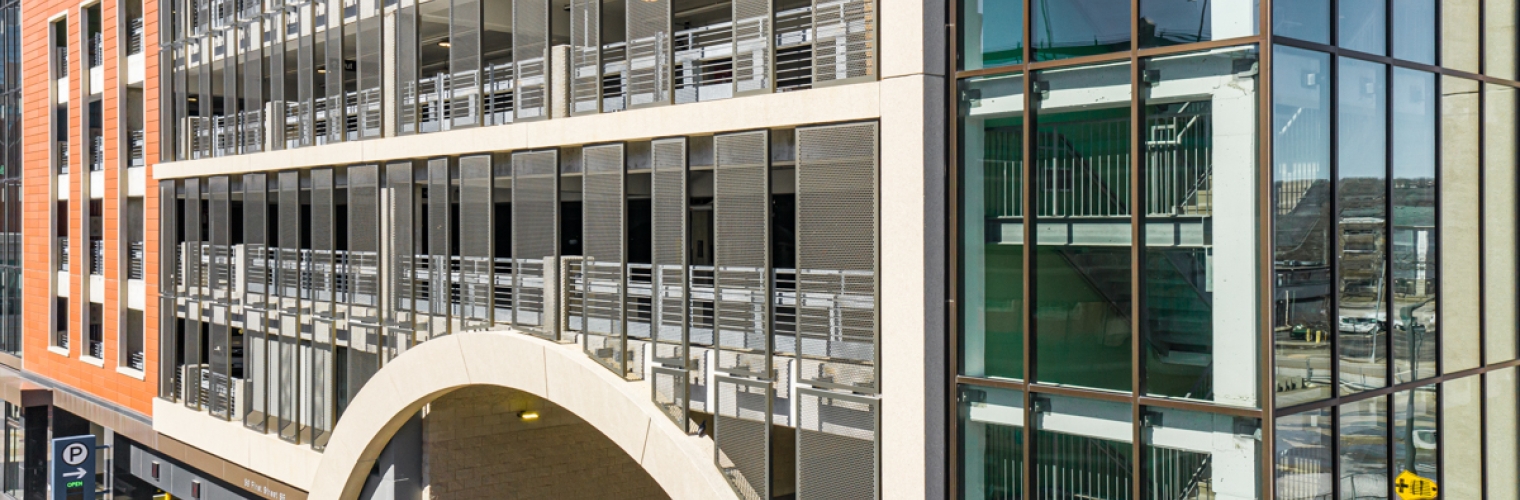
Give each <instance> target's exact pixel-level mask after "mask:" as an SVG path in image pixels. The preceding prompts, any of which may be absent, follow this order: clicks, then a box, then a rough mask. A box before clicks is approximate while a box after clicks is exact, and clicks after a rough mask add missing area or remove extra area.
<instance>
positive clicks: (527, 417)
mask: <svg viewBox="0 0 1520 500" xmlns="http://www.w3.org/2000/svg"><path fill="white" fill-rule="evenodd" d="M517 418H519V419H522V421H524V422H532V421H534V420H538V412H536V411H533V410H528V411H520V412H517Z"/></svg>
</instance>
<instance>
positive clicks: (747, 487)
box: [713, 376, 772, 500]
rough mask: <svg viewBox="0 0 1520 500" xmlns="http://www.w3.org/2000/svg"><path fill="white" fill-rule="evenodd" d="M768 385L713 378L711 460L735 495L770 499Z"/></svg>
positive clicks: (769, 392)
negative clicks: (713, 401) (715, 393)
mask: <svg viewBox="0 0 1520 500" xmlns="http://www.w3.org/2000/svg"><path fill="white" fill-rule="evenodd" d="M771 403H772V401H771V388H770V384H769V383H766V382H758V381H753V380H745V379H737V378H730V377H721V376H720V377H718V378H717V401H716V405H715V406H716V408H717V411H715V412H714V413H713V420H714V421H715V422H714V425H713V442H714V443H715V445H716V446H714V450H715V451H714V453H715V457H714V463H716V464H717V466H718V469H719V470H720V471H721V472H722V473H723V476H724V477H726V478H728V482H729V485H730V486H733V488H734V492H735V493H738V495H739V498H743V499H745V500H764V499H769V498H771V493H770V491H771V488H770V486H771Z"/></svg>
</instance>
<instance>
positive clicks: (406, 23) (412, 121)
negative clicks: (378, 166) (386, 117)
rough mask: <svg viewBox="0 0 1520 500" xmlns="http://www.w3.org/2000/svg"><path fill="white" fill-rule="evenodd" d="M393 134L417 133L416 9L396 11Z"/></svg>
mask: <svg viewBox="0 0 1520 500" xmlns="http://www.w3.org/2000/svg"><path fill="white" fill-rule="evenodd" d="M395 64H396V82H395V84H394V86H393V87H392V88H393V89H395V96H394V98H395V99H396V110H397V111H396V116H395V120H396V133H397V134H399V135H408V134H414V133H416V132H417V121H418V118H419V117H418V113H419V112H421V103H420V100H421V98H422V97H421V96H420V95H419V92H418V88H417V7H415V6H407V7H402V8H400V9H398V10H397V11H396V58H395Z"/></svg>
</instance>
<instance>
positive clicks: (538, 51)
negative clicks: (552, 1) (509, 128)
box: [512, 0, 550, 120]
mask: <svg viewBox="0 0 1520 500" xmlns="http://www.w3.org/2000/svg"><path fill="white" fill-rule="evenodd" d="M549 26H550V25H549V2H548V1H547V0H512V61H513V63H514V64H516V66H517V70H516V73H515V77H516V79H517V83H516V85H515V91H516V93H517V95H516V97H515V98H514V100H515V102H516V106H517V119H518V120H526V119H533V118H543V117H546V116H548V114H549V110H548V106H549V103H548V99H549V95H548V94H549V81H548V79H549Z"/></svg>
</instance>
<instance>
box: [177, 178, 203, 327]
mask: <svg viewBox="0 0 1520 500" xmlns="http://www.w3.org/2000/svg"><path fill="white" fill-rule="evenodd" d="M184 182H185V261H184V263H183V265H184V266H185V271H184V274H185V292H186V296H187V297H188V298H189V299H190V300H191V301H194V302H200V301H202V300H206V292H205V287H204V286H202V283H204V280H205V277H203V276H201V272H202V270H203V269H204V268H203V267H202V262H203V260H204V257H203V255H202V252H203V250H202V248H204V247H203V245H204V244H205V241H204V240H205V237H204V236H202V235H201V227H202V226H201V180H200V179H185V181H184Z"/></svg>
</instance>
